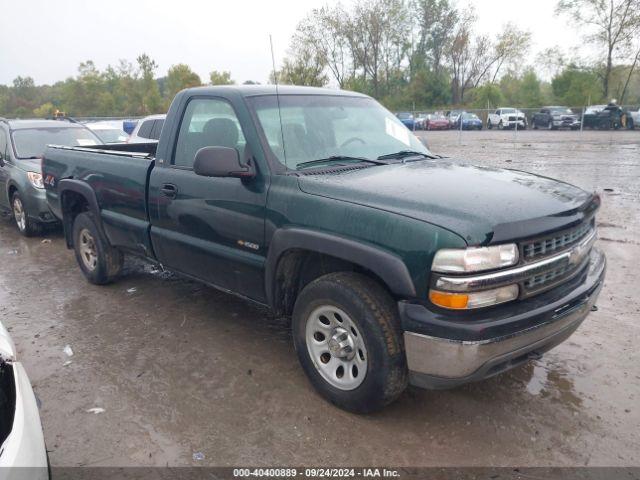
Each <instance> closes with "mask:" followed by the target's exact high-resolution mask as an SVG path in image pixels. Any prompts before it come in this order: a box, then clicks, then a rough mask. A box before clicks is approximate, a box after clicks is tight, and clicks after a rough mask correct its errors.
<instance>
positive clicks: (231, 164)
mask: <svg viewBox="0 0 640 480" xmlns="http://www.w3.org/2000/svg"><path fill="white" fill-rule="evenodd" d="M193 171H194V172H195V173H196V175H202V176H203V177H237V178H250V177H253V176H255V172H254V171H253V169H252V168H251V167H250V166H249V165H243V164H242V163H240V154H239V153H238V150H236V149H235V148H228V147H204V148H201V149H200V150H198V151H197V152H196V157H195V160H194V162H193Z"/></svg>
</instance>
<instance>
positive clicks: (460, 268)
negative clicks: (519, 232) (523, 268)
mask: <svg viewBox="0 0 640 480" xmlns="http://www.w3.org/2000/svg"><path fill="white" fill-rule="evenodd" d="M516 263H518V246H517V245H516V244H515V243H509V244H506V245H496V246H493V247H471V248H466V249H450V248H445V249H442V250H438V252H436V256H435V257H434V259H433V265H432V266H431V270H432V271H434V272H441V273H468V272H481V271H483V270H493V269H496V268H503V267H510V266H511V265H515V264H516Z"/></svg>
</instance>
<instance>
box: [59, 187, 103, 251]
mask: <svg viewBox="0 0 640 480" xmlns="http://www.w3.org/2000/svg"><path fill="white" fill-rule="evenodd" d="M58 192H59V198H60V211H61V212H62V226H63V228H64V237H65V241H66V244H67V248H73V221H74V220H75V218H76V217H77V216H78V214H79V213H82V212H84V211H90V212H91V213H93V214H94V216H95V220H96V223H97V226H98V229H99V230H100V231H101V233H103V234H104V228H103V225H102V219H101V217H100V207H99V205H98V199H97V198H96V194H95V192H94V190H93V189H92V188H91V186H89V185H88V184H87V183H85V182H82V181H80V180H74V179H64V180H60V182H59V184H58Z"/></svg>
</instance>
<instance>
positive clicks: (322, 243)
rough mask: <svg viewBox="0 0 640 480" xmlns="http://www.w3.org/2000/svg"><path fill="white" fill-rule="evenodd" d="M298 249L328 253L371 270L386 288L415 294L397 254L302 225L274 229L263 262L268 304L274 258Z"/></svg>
mask: <svg viewBox="0 0 640 480" xmlns="http://www.w3.org/2000/svg"><path fill="white" fill-rule="evenodd" d="M293 249H301V250H308V251H311V252H316V253H321V254H325V255H330V256H333V257H336V258H339V259H341V260H345V261H348V262H351V263H354V264H356V265H359V266H360V267H363V268H366V269H367V270H370V271H372V272H373V273H375V274H376V275H377V276H378V277H380V278H381V279H382V280H383V281H384V283H385V284H386V286H387V287H388V288H389V290H390V291H391V292H392V293H394V294H395V295H398V296H400V297H405V298H409V297H415V296H416V288H415V286H414V284H413V280H412V279H411V275H410V273H409V270H408V269H407V266H406V265H405V263H404V262H403V261H402V259H401V258H400V257H398V256H397V255H394V254H393V253H390V252H388V251H386V250H383V249H381V248H378V247H374V246H372V245H369V244H367V243H364V242H359V241H355V240H352V239H349V238H346V237H342V236H339V235H332V234H328V233H323V232H318V231H315V230H310V229H304V228H281V229H278V230H276V232H275V233H274V235H273V237H272V240H271V244H270V246H269V252H268V254H267V260H266V265H265V291H266V294H267V300H268V302H269V305H274V304H275V276H276V271H277V267H278V262H279V260H280V259H281V258H282V256H283V254H284V253H285V252H287V251H289V250H293Z"/></svg>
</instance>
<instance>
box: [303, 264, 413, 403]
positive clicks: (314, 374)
mask: <svg viewBox="0 0 640 480" xmlns="http://www.w3.org/2000/svg"><path fill="white" fill-rule="evenodd" d="M352 327H353V328H352ZM345 332H346V335H345ZM293 341H294V346H295V349H296V352H297V354H298V360H299V361H300V364H301V366H302V368H303V370H304V372H305V373H306V375H307V377H308V378H309V380H310V382H311V384H312V385H313V386H314V388H315V389H316V391H317V392H318V393H319V394H320V395H322V396H323V397H324V398H326V399H327V400H328V401H330V402H331V403H333V404H334V405H336V406H338V407H340V408H342V409H344V410H348V411H350V412H354V413H360V414H362V413H370V412H374V411H376V410H380V409H382V408H383V407H385V406H386V405H388V404H389V403H391V402H393V401H394V400H395V399H396V398H398V396H400V394H401V393H402V392H403V391H404V390H405V388H406V386H407V382H408V374H407V364H406V357H405V352H404V342H403V337H402V330H401V328H400V318H399V315H398V311H397V306H396V304H395V302H394V300H393V299H392V298H391V296H390V295H389V294H388V293H387V292H386V290H385V289H384V288H382V287H381V286H380V285H379V284H378V283H377V282H375V281H374V280H372V279H370V278H369V277H366V276H364V275H361V274H358V273H353V272H338V273H330V274H327V275H324V276H322V277H320V278H318V279H316V280H314V281H313V282H311V283H309V284H308V285H307V286H306V287H305V288H304V289H303V290H302V292H301V293H300V295H299V296H298V298H297V300H296V304H295V307H294V310H293ZM338 341H341V342H343V343H344V344H346V345H347V346H346V347H344V346H343V348H342V349H340V345H338V344H337V342H338ZM331 343H333V345H332V346H330V345H331ZM330 349H331V350H330ZM345 349H346V350H345ZM323 351H324V352H323ZM350 355H352V357H351V358H350V357H349V356H350ZM316 365H318V366H316ZM323 365H325V366H323ZM354 367H355V368H356V369H355V370H353V368H354ZM340 369H342V376H340Z"/></svg>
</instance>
